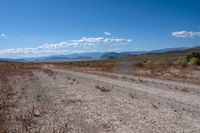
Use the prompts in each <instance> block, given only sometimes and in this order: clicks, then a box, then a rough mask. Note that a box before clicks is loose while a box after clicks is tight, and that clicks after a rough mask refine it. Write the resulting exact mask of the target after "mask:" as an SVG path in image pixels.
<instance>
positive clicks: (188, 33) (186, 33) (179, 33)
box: [172, 31, 200, 38]
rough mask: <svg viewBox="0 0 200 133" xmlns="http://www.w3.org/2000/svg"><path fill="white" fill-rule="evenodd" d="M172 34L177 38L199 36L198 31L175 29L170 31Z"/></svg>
mask: <svg viewBox="0 0 200 133" xmlns="http://www.w3.org/2000/svg"><path fill="white" fill-rule="evenodd" d="M172 36H174V37H179V38H195V37H200V32H192V31H176V32H173V33H172Z"/></svg>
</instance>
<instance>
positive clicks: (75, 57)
mask: <svg viewBox="0 0 200 133" xmlns="http://www.w3.org/2000/svg"><path fill="white" fill-rule="evenodd" d="M188 50H189V51H195V50H197V51H200V46H197V47H193V48H188V47H178V48H166V49H158V50H152V51H127V52H120V53H118V52H91V53H74V54H68V55H52V56H47V57H35V58H20V59H9V58H0V61H1V62H61V61H81V60H98V59H109V58H119V57H125V56H129V55H140V54H157V53H165V52H186V51H188Z"/></svg>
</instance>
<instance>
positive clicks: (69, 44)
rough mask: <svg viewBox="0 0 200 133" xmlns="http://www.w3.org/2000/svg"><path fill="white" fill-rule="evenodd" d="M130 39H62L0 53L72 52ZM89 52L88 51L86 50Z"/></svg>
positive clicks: (5, 50) (121, 42)
mask: <svg viewBox="0 0 200 133" xmlns="http://www.w3.org/2000/svg"><path fill="white" fill-rule="evenodd" d="M131 42H132V40H131V39H122V38H104V37H91V38H88V37H83V38H81V39H78V40H69V41H63V42H60V43H56V44H43V45H41V46H38V47H35V48H15V49H3V50H0V55H5V54H31V53H34V54H37V53H72V52H74V51H76V52H81V51H82V49H83V48H86V47H93V46H97V45H103V44H106V45H116V44H117V45H121V44H129V43H131ZM88 52H89V51H88Z"/></svg>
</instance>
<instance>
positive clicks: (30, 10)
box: [0, 0, 200, 58]
mask: <svg viewBox="0 0 200 133" xmlns="http://www.w3.org/2000/svg"><path fill="white" fill-rule="evenodd" d="M197 45H200V1H199V0H0V58H6V57H8V58H17V57H32V56H46V55H52V54H69V53H81V52H95V51H100V52H102V51H118V52H119V51H140V50H152V49H160V48H167V47H192V46H197Z"/></svg>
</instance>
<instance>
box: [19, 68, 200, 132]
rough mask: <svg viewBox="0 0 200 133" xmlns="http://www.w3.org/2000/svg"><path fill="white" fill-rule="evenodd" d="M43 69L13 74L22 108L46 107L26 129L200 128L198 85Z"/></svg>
mask: <svg viewBox="0 0 200 133" xmlns="http://www.w3.org/2000/svg"><path fill="white" fill-rule="evenodd" d="M44 68H45V69H51V70H52V71H53V72H54V73H53V75H52V74H51V75H50V74H48V73H44V72H43V71H33V75H32V76H26V77H24V78H23V79H20V78H19V79H17V78H16V81H17V85H16V86H15V87H17V88H23V89H22V90H23V93H24V97H23V98H22V100H21V102H20V106H21V108H24V107H27V108H28V107H31V106H33V105H34V106H36V107H39V108H42V109H43V110H45V111H43V112H44V113H40V112H39V111H38V112H39V113H38V115H37V117H34V123H32V126H30V128H39V127H40V126H41V125H42V129H41V131H42V132H47V133H48V132H50V131H51V130H52V129H55V128H58V127H63V128H66V129H67V131H68V132H72V133H104V132H110V133H133V132H136V133H155V132H160V133H163V132H169V133H173V132H196V133H198V132H200V86H198V85H192V84H187V83H178V82H172V81H164V80H157V79H146V78H138V77H130V76H126V75H114V76H107V77H106V76H99V75H92V74H87V73H81V72H74V71H67V70H61V69H56V68H54V67H52V66H44ZM16 111H17V110H16ZM35 112H37V111H35ZM16 114H17V113H16Z"/></svg>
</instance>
